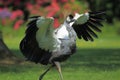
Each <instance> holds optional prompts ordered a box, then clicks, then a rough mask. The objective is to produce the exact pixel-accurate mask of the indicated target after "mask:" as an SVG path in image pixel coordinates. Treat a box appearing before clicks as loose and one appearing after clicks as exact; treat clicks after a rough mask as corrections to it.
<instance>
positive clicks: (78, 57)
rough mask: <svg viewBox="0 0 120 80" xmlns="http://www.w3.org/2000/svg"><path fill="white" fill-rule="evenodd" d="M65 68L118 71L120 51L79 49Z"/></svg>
mask: <svg viewBox="0 0 120 80" xmlns="http://www.w3.org/2000/svg"><path fill="white" fill-rule="evenodd" d="M64 66H70V67H72V68H74V69H77V68H79V67H86V68H89V69H97V70H117V69H119V68H120V49H78V51H77V53H76V54H74V55H73V56H72V57H71V58H70V60H68V61H67V63H65V64H64Z"/></svg>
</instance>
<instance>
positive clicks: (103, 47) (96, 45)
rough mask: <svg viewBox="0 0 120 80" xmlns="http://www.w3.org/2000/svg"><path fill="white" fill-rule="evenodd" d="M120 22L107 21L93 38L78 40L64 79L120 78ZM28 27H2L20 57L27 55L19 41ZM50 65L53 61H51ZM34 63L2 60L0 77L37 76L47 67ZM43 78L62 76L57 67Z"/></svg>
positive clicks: (32, 79)
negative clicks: (10, 62) (108, 22)
mask: <svg viewBox="0 0 120 80" xmlns="http://www.w3.org/2000/svg"><path fill="white" fill-rule="evenodd" d="M119 25H120V23H119V22H118V23H117V24H115V25H114V26H113V25H108V24H105V27H103V28H102V31H103V32H102V33H101V34H100V33H97V34H98V35H99V38H98V39H95V41H94V42H85V41H83V40H78V41H77V46H78V50H77V53H76V54H74V55H73V56H71V57H70V58H69V59H68V60H67V61H65V62H63V63H62V73H63V76H64V80H120V33H119V30H120V29H119V30H118V28H119ZM24 30H25V28H23V27H22V28H20V30H18V31H13V30H12V29H11V28H9V27H4V28H3V36H4V41H5V43H6V44H7V45H8V47H9V48H10V49H11V50H12V52H13V53H14V54H15V55H16V56H18V58H21V59H24V57H23V56H22V54H21V52H20V50H19V42H20V40H21V39H22V38H23V36H24ZM48 66H50V65H48ZM48 66H43V65H40V64H34V63H24V64H14V65H3V64H0V80H38V78H39V75H40V74H42V72H44V70H46V69H47V67H48ZM43 80H60V78H59V74H58V72H57V70H56V68H53V69H51V70H50V71H49V72H48V73H47V74H46V75H45V77H44V79H43Z"/></svg>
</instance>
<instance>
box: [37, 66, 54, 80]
mask: <svg viewBox="0 0 120 80" xmlns="http://www.w3.org/2000/svg"><path fill="white" fill-rule="evenodd" d="M53 66H54V65H51V66H50V67H49V68H48V69H47V70H46V71H45V72H44V73H43V74H41V75H40V77H39V80H42V79H43V77H44V75H45V74H46V73H47V72H48V71H49V70H50V69H51V68H52V67H53Z"/></svg>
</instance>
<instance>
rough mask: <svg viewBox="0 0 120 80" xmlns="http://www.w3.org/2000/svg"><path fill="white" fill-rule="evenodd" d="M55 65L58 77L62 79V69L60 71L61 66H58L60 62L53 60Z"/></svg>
mask: <svg viewBox="0 0 120 80" xmlns="http://www.w3.org/2000/svg"><path fill="white" fill-rule="evenodd" d="M54 63H55V65H56V67H57V70H58V72H59V74H60V79H61V80H63V75H62V71H61V66H60V62H54Z"/></svg>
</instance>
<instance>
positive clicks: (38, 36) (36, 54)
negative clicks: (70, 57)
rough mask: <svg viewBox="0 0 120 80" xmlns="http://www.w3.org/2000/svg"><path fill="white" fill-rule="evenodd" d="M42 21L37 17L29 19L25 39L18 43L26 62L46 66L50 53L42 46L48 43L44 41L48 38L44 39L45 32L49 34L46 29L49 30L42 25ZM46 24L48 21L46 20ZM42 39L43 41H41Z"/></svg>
mask: <svg viewBox="0 0 120 80" xmlns="http://www.w3.org/2000/svg"><path fill="white" fill-rule="evenodd" d="M44 20H45V19H43V18H42V17H39V16H35V17H31V18H30V22H29V23H28V25H27V29H26V32H25V33H26V34H25V37H24V38H23V40H22V41H21V43H20V50H21V52H22V53H23V55H24V56H25V57H26V58H27V60H30V61H33V62H36V63H41V64H44V65H46V64H48V62H49V58H50V57H51V51H49V50H48V48H47V49H45V46H47V45H44V44H45V42H46V43H48V42H47V41H48V40H46V39H48V38H45V36H46V37H47V32H48V33H49V31H46V28H47V29H48V30H49V26H45V25H43V24H44ZM42 21H43V22H42ZM47 22H50V21H49V20H48V21H47ZM46 24H47V23H46ZM50 24H51V22H50ZM44 31H45V32H44ZM42 33H43V35H42ZM43 38H44V40H45V41H43ZM39 40H42V41H39ZM42 42H43V43H42ZM48 45H49V44H48Z"/></svg>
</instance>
